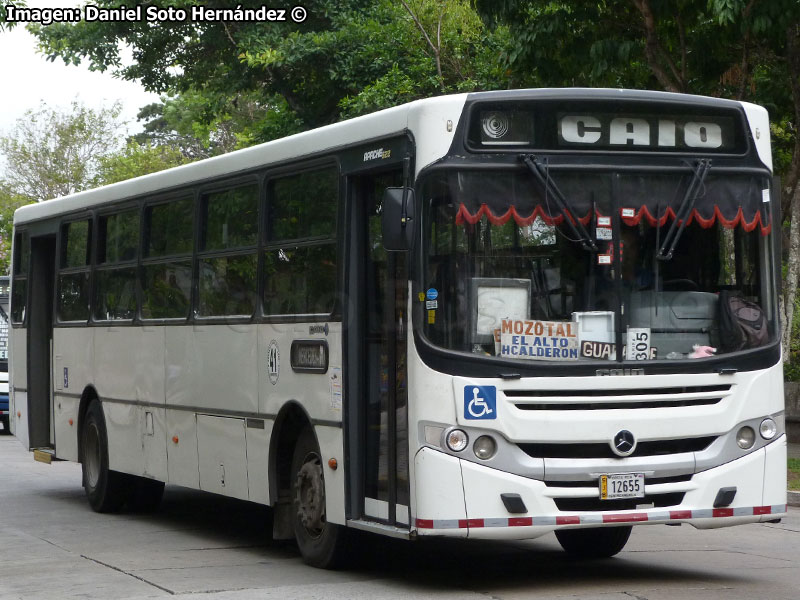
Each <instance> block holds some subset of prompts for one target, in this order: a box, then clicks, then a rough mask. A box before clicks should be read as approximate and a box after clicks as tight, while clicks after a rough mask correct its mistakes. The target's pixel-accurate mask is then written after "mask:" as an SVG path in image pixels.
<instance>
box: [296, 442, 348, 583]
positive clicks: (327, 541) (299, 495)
mask: <svg viewBox="0 0 800 600" xmlns="http://www.w3.org/2000/svg"><path fill="white" fill-rule="evenodd" d="M291 482H292V521H293V527H294V535H295V538H296V539H297V545H298V546H299V548H300V553H301V554H302V555H303V560H304V561H305V562H306V563H307V564H309V565H311V566H314V567H321V568H323V569H332V568H336V567H337V566H339V565H340V564H341V562H342V559H343V557H344V553H345V548H344V546H345V536H346V534H347V531H345V528H344V527H342V526H340V525H334V524H333V523H329V522H328V521H327V518H326V514H325V477H324V474H323V470H322V458H321V456H320V452H319V448H318V447H317V442H316V440H315V439H314V434H313V433H312V432H311V430H310V429H305V430H303V432H302V433H301V434H300V437H299V438H298V440H297V444H296V445H295V448H294V455H293V457H292V474H291Z"/></svg>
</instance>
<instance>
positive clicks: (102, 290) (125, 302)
mask: <svg viewBox="0 0 800 600" xmlns="http://www.w3.org/2000/svg"><path fill="white" fill-rule="evenodd" d="M98 223H99V225H98V245H97V254H98V256H97V263H98V267H97V269H96V270H95V287H94V292H95V294H94V317H95V319H98V320H100V321H112V320H132V319H133V318H134V317H135V316H136V257H137V255H138V251H139V209H138V208H133V209H129V210H123V211H121V212H118V213H114V214H111V215H105V216H101V217H100V218H99V220H98Z"/></svg>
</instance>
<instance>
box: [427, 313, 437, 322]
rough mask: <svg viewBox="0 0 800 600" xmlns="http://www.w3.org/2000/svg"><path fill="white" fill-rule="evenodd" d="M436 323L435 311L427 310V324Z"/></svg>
mask: <svg viewBox="0 0 800 600" xmlns="http://www.w3.org/2000/svg"><path fill="white" fill-rule="evenodd" d="M435 323H436V311H435V310H429V311H428V325H434V324H435Z"/></svg>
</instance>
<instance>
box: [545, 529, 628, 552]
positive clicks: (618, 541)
mask: <svg viewBox="0 0 800 600" xmlns="http://www.w3.org/2000/svg"><path fill="white" fill-rule="evenodd" d="M632 529H633V527H630V526H628V527H589V528H587V529H557V530H556V532H555V533H556V538H558V543H559V544H561V547H562V548H563V549H564V550H566V552H567V553H568V554H570V555H572V556H575V557H578V558H610V557H612V556H614V555H615V554H617V553H618V552H620V550H622V549H623V548H624V547H625V544H626V543H627V542H628V538H629V537H630V536H631V530H632Z"/></svg>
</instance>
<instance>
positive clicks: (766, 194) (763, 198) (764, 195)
mask: <svg viewBox="0 0 800 600" xmlns="http://www.w3.org/2000/svg"><path fill="white" fill-rule="evenodd" d="M761 201H762V202H764V203H766V202H769V190H768V189H766V190H761Z"/></svg>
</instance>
